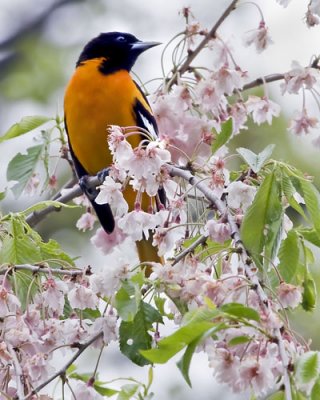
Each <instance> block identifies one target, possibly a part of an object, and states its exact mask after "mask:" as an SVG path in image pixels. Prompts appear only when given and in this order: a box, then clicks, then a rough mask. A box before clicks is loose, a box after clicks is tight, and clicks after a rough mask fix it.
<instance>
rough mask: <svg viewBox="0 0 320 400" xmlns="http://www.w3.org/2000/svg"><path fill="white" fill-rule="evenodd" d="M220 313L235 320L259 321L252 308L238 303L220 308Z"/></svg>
mask: <svg viewBox="0 0 320 400" xmlns="http://www.w3.org/2000/svg"><path fill="white" fill-rule="evenodd" d="M220 311H222V312H224V313H225V314H229V315H232V316H234V317H237V318H245V319H249V320H253V321H257V322H259V321H260V315H259V313H258V312H257V311H256V310H254V309H253V308H250V307H246V306H244V305H243V304H240V303H227V304H223V305H222V306H221V307H220Z"/></svg>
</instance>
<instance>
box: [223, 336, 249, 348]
mask: <svg viewBox="0 0 320 400" xmlns="http://www.w3.org/2000/svg"><path fill="white" fill-rule="evenodd" d="M250 341H251V338H250V337H249V336H236V337H234V338H232V339H231V340H229V342H228V346H238V345H239V344H244V343H248V342H250Z"/></svg>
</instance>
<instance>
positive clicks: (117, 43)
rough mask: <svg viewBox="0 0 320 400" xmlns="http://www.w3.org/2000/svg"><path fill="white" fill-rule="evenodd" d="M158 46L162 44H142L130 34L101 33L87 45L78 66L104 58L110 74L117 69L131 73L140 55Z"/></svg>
mask: <svg viewBox="0 0 320 400" xmlns="http://www.w3.org/2000/svg"><path fill="white" fill-rule="evenodd" d="M158 44H160V43H158V42H142V41H141V40H139V39H137V38H136V37H135V36H133V35H131V34H130V33H121V32H108V33H101V34H100V35H99V36H97V37H96V38H94V39H92V40H91V41H90V42H89V43H87V44H86V46H85V47H84V49H83V50H82V53H81V54H80V57H79V60H78V62H77V66H79V65H81V63H82V62H83V61H86V60H91V59H94V58H104V59H105V60H106V61H105V63H104V64H105V67H106V68H107V69H108V70H110V71H108V72H112V71H115V70H117V69H126V70H128V71H130V70H131V68H132V66H133V64H134V63H135V62H136V60H137V58H138V56H139V54H141V53H143V52H144V51H145V50H148V49H150V48H151V47H154V46H157V45H158Z"/></svg>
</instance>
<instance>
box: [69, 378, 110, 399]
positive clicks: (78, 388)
mask: <svg viewBox="0 0 320 400" xmlns="http://www.w3.org/2000/svg"><path fill="white" fill-rule="evenodd" d="M73 393H74V396H75V398H76V399H77V400H103V398H104V397H103V396H101V395H100V394H99V393H98V392H97V391H96V390H95V389H94V388H93V387H91V386H88V385H87V384H85V383H84V382H82V381H79V380H77V383H76V385H75V386H74V388H73Z"/></svg>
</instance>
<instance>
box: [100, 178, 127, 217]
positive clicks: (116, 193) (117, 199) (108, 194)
mask: <svg viewBox="0 0 320 400" xmlns="http://www.w3.org/2000/svg"><path fill="white" fill-rule="evenodd" d="M99 189H100V192H99V194H98V196H97V197H96V199H95V202H96V203H97V204H106V203H108V204H109V205H110V207H111V210H112V213H113V215H114V216H115V217H122V216H123V215H124V214H125V213H126V212H127V211H128V209H129V206H128V203H127V202H126V201H125V199H124V197H123V194H122V191H121V189H122V185H121V184H120V183H118V182H115V181H114V180H113V179H112V178H111V177H110V176H107V177H106V178H105V180H104V182H103V184H102V185H101V186H99Z"/></svg>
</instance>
